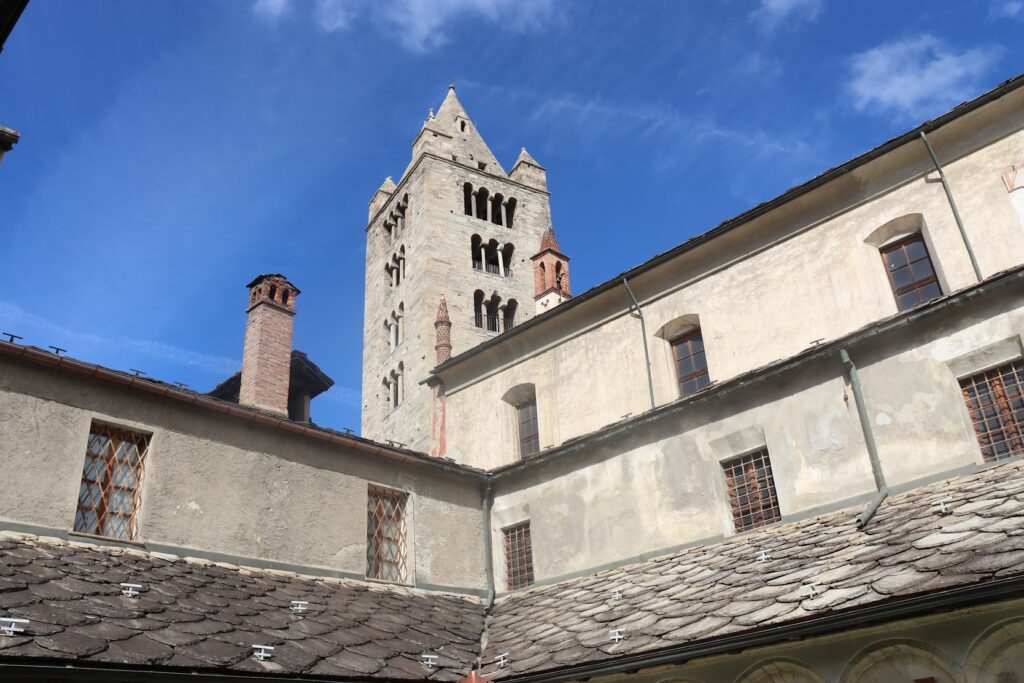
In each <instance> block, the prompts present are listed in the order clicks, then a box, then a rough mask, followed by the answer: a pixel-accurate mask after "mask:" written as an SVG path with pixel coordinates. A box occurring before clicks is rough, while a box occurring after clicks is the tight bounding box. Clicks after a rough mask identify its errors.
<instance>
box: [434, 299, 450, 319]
mask: <svg viewBox="0 0 1024 683" xmlns="http://www.w3.org/2000/svg"><path fill="white" fill-rule="evenodd" d="M450 320H451V319H450V318H449V317H448V302H447V301H445V300H444V294H442V295H441V303H440V304H439V305H438V307H437V320H436V322H439V323H440V322H449V321H450Z"/></svg>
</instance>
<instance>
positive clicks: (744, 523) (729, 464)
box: [722, 449, 782, 531]
mask: <svg viewBox="0 0 1024 683" xmlns="http://www.w3.org/2000/svg"><path fill="white" fill-rule="evenodd" d="M722 469H723V470H725V488H726V491H727V492H728V494H729V503H730V505H731V506H732V518H733V522H734V523H735V525H736V531H747V530H748V529H755V528H757V527H760V526H766V525H768V524H771V523H773V522H777V521H779V519H781V518H782V515H781V514H779V501H778V499H777V498H776V496H775V480H774V479H773V478H772V464H771V462H770V461H769V460H768V449H761V450H760V451H757V452H755V453H748V454H747V455H744V456H740V457H739V458H733V459H732V460H727V461H725V462H723V463H722Z"/></svg>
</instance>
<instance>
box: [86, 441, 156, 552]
mask: <svg viewBox="0 0 1024 683" xmlns="http://www.w3.org/2000/svg"><path fill="white" fill-rule="evenodd" d="M148 448H149V437H148V436H146V435H144V434H137V433H135V432H131V431H128V430H125V429H117V428H115V427H108V426H105V425H99V424H94V425H93V426H92V429H91V430H90V432H89V443H88V444H87V446H86V451H85V463H84V465H83V467H82V484H81V486H80V487H79V489H78V509H77V510H76V511H75V531H79V532H83V533H87V534H97V535H99V536H107V537H110V538H123V539H129V540H131V539H134V538H136V536H137V535H138V510H139V504H140V496H141V494H142V472H143V465H144V463H145V459H146V451H147V450H148Z"/></svg>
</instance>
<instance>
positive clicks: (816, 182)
mask: <svg viewBox="0 0 1024 683" xmlns="http://www.w3.org/2000/svg"><path fill="white" fill-rule="evenodd" d="M1021 86H1024V74H1021V75H1018V76H1014V77H1013V78H1010V79H1008V80H1006V81H1004V82H1002V83H1000V84H999V85H997V86H996V87H995V88H993V89H992V90H989V91H988V92H986V93H984V94H982V95H980V96H978V97H976V98H974V99H973V100H970V101H968V102H964V103H962V104H959V105H957V106H956V107H954V108H953V109H951V110H950V111H948V112H946V113H945V114H943V115H941V116H939V117H936V118H934V119H931V120H929V121H925V122H924V123H922V124H921V125H920V126H918V127H917V128H914V129H913V130H911V131H908V132H906V133H904V134H903V135H900V136H898V137H895V138H892V139H890V140H888V141H886V142H883V143H882V144H881V145H879V146H877V147H875V148H874V149H871V150H869V151H867V152H865V153H864V154H861V155H860V156H857V157H854V158H853V159H850V160H849V161H846V162H844V163H843V164H841V165H839V166H834V167H832V168H830V169H828V170H827V171H824V172H823V173H821V174H819V175H817V176H815V177H814V178H812V179H811V180H809V181H807V182H805V183H803V184H802V185H797V186H796V187H792V188H790V189H789V190H786V191H785V192H783V193H782V194H781V195H779V196H777V197H775V198H774V199H770V200H768V201H766V202H763V203H761V204H758V205H757V206H755V207H753V208H751V209H748V210H747V211H745V212H743V213H741V214H739V215H737V216H734V217H733V218H729V219H727V220H725V221H723V222H722V223H719V224H718V225H717V226H715V227H714V228H712V229H711V230H708V231H707V232H704V233H702V234H700V235H697V236H696V237H692V238H690V239H689V240H687V241H685V242H683V243H682V244H679V245H678V246H675V247H673V248H672V249H669V250H668V251H666V252H663V253H661V254H658V255H656V256H654V257H653V258H651V259H649V260H647V261H644V262H643V263H641V264H640V265H637V266H634V267H633V268H631V269H629V270H627V271H624V272H622V273H620V274H619V275H616V276H615V277H614V278H612V279H610V280H607V281H605V282H603V283H601V284H598V285H595V286H594V287H592V288H590V289H588V290H587V291H585V292H583V293H582V294H577V295H576V296H575V297H573V298H572V299H569V300H568V301H565V302H563V303H562V304H560V305H558V306H556V307H554V308H552V309H551V310H549V311H547V312H545V313H542V314H540V315H538V316H534V317H532V318H529V319H527V320H525V321H524V322H522V323H520V324H518V325H516V326H515V327H513V328H512V329H511V330H508V331H507V332H503V333H502V334H500V335H498V336H497V337H494V338H493V339H489V340H487V341H485V342H482V343H480V344H477V345H476V346H474V347H473V348H471V349H467V350H466V351H463V352H462V353H460V354H459V355H457V356H454V357H452V358H451V359H450V360H447V361H445V362H444V363H442V364H440V365H438V366H437V367H435V368H434V369H433V370H432V371H431V374H435V375H436V374H438V373H440V372H443V371H445V370H448V369H450V368H452V367H455V366H456V365H459V364H460V363H462V362H463V361H464V360H466V359H468V358H471V357H473V356H476V355H478V354H480V353H483V352H485V351H487V350H488V349H490V348H491V347H493V346H496V345H498V344H500V343H502V342H504V341H506V340H507V339H509V338H510V337H513V336H516V335H519V334H522V333H524V332H525V331H527V330H529V329H531V328H533V327H535V326H537V325H539V324H542V323H543V322H544V321H546V320H550V319H551V317H552V316H554V315H561V314H565V313H566V312H567V311H568V310H570V309H572V308H574V307H576V306H579V305H581V304H583V303H585V302H587V301H590V300H591V299H593V298H595V297H597V296H599V295H600V294H602V293H604V292H607V291H609V290H611V289H614V288H615V287H617V286H618V284H619V282H621V281H622V278H624V277H625V278H629V279H635V278H636V276H638V275H640V274H642V273H645V272H647V271H649V270H652V269H654V268H656V267H657V266H660V265H661V264H663V263H665V262H666V261H670V260H672V259H674V258H675V257H677V256H679V255H681V254H685V253H687V252H689V251H692V250H693V249H696V248H697V247H699V246H701V245H703V244H704V243H706V242H709V241H711V240H712V239H714V238H716V237H719V236H720V235H723V234H725V233H726V232H729V231H730V230H732V229H734V228H737V227H739V226H740V225H743V224H744V223H747V222H749V221H751V220H753V219H754V218H757V217H759V216H761V215H763V214H766V213H768V212H769V211H772V210H774V209H776V208H778V207H779V206H782V205H783V204H786V203H788V202H790V201H792V200H794V199H796V198H798V197H800V196H802V195H804V194H807V193H808V192H811V191H812V190H815V189H817V188H818V187H821V186H822V185H825V184H826V183H829V182H831V181H832V180H835V179H836V178H838V177H840V176H842V175H844V174H846V173H849V172H850V171H853V170H855V169H857V168H859V167H861V166H863V165H865V164H867V163H869V162H871V161H874V160H875V159H877V158H879V157H881V156H883V155H884V154H887V153H888V152H891V151H892V150H894V149H897V148H899V147H902V146H904V145H906V144H909V143H911V142H913V141H915V140H917V139H919V138H920V134H921V133H922V132H929V133H930V132H934V131H936V130H938V129H939V128H941V127H942V126H944V125H946V124H947V123H950V122H951V121H955V120H956V119H958V118H960V117H961V116H963V115H965V114H969V113H970V112H973V111H975V110H976V109H979V108H981V107H983V106H984V105H986V104H988V103H990V102H992V101H994V100H997V99H999V98H1001V97H1003V96H1005V95H1007V94H1009V93H1011V92H1013V91H1014V90H1016V89H1017V88H1019V87H1021Z"/></svg>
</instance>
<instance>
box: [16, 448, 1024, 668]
mask: <svg viewBox="0 0 1024 683" xmlns="http://www.w3.org/2000/svg"><path fill="white" fill-rule="evenodd" d="M940 503H941V505H940ZM861 510H862V506H858V507H854V508H849V509H846V510H843V511H839V512H834V513H828V514H825V515H821V516H818V517H814V518H811V519H806V520H799V521H795V522H790V523H784V524H778V525H775V526H771V527H766V528H764V529H761V530H758V531H755V532H751V533H748V534H744V535H740V536H736V537H733V538H730V539H727V540H725V541H721V542H717V543H714V544H710V545H706V546H699V547H694V548H690V549H686V550H682V551H680V552H676V553H673V554H669V555H665V556H663V557H659V558H656V559H653V560H649V561H646V562H641V563H636V564H630V565H625V566H622V567H618V568H615V569H611V570H608V571H604V572H601V573H598V574H596V575H593V576H588V577H584V578H579V579H572V580H568V581H564V582H561V583H558V584H554V585H549V586H537V587H534V588H532V589H529V590H525V591H520V592H517V593H513V594H510V595H508V596H505V597H503V598H500V599H499V600H498V601H497V602H496V603H495V605H494V607H493V608H492V610H491V611H490V615H489V616H488V617H487V620H486V631H485V614H484V611H485V610H484V607H483V605H482V604H481V602H480V601H479V600H477V599H475V598H470V597H465V596H457V595H452V594H444V593H432V592H426V591H420V590H415V589H411V588H404V587H396V586H387V585H380V584H370V583H363V582H359V581H351V580H342V579H325V578H313V577H303V576H299V575H296V574H292V573H289V572H278V571H273V570H258V569H245V568H239V567H233V566H231V565H223V564H215V563H211V562H207V561H205V560H192V559H189V560H185V559H180V558H175V557H173V556H165V555H161V554H158V553H146V552H142V551H137V550H125V549H118V548H107V547H97V546H94V545H90V544H85V543H67V542H65V541H60V540H58V539H45V538H35V537H31V536H26V535H24V534H13V533H10V532H0V617H4V616H17V617H25V618H28V619H30V620H31V622H30V624H29V625H28V627H27V629H26V632H25V634H23V635H19V636H15V637H7V636H2V635H0V664H3V663H19V662H21V663H28V662H35V661H41V660H45V661H64V662H66V661H68V660H72V661H76V662H80V663H82V664H83V665H88V664H97V665H99V664H102V665H120V666H126V667H139V668H151V667H157V668H162V669H169V670H181V671H185V670H188V671H212V670H220V671H223V670H225V669H227V670H231V671H236V672H251V673H267V674H274V673H278V674H290V675H300V676H310V677H316V676H323V677H329V678H331V677H333V678H344V679H354V678H387V679H411V680H424V679H429V680H436V681H451V680H458V679H460V678H462V677H463V676H465V675H466V674H467V673H468V672H469V671H470V670H471V669H472V668H473V666H474V664H475V662H476V655H477V652H478V646H479V643H480V640H481V636H483V638H484V639H485V642H486V647H485V650H484V652H483V661H484V664H485V665H484V668H483V674H484V675H485V676H487V677H488V678H495V679H503V678H513V677H515V676H516V675H521V674H532V673H537V672H542V671H555V670H562V669H567V668H571V667H573V666H576V665H582V664H590V663H594V662H599V661H602V660H611V659H614V658H616V657H620V656H627V655H635V654H639V653H652V652H655V651H659V650H665V649H668V648H672V647H675V646H680V645H687V644H699V643H702V642H713V641H715V640H716V639H720V638H722V637H726V636H736V635H739V634H744V633H751V632H755V631H758V630H761V629H765V628H766V627H770V626H779V625H784V624H791V623H795V622H799V621H801V620H804V621H806V620H810V619H814V618H815V617H822V616H827V615H835V614H840V613H854V614H855V613H857V609H858V608H863V607H868V606H875V605H878V604H881V603H885V602H893V601H898V600H902V599H904V598H911V597H915V596H922V595H930V594H934V593H936V592H940V591H944V590H946V589H952V588H957V587H961V586H967V585H977V584H983V583H985V582H990V581H993V580H996V579H1001V578H1007V577H1015V576H1024V462H1020V461H1017V462H1010V463H1006V464H1002V465H997V466H992V467H988V468H985V469H983V470H981V471H979V472H976V473H974V474H969V475H964V476H961V477H957V478H953V479H948V480H945V481H941V482H937V483H934V484H930V485H928V486H924V487H920V488H917V489H914V490H911V491H908V492H905V493H901V494H898V495H894V496H891V497H890V498H888V499H887V500H886V501H885V502H884V503H883V504H882V505H881V507H880V508H879V510H878V513H877V514H876V515H875V517H874V519H873V520H872V521H871V523H870V524H869V525H868V527H867V528H866V529H865V530H858V529H857V528H856V523H855V521H854V516H855V515H856V514H857V513H858V512H860V511H861ZM762 551H764V552H765V553H767V556H766V559H764V560H763V561H762V560H759V559H758V558H759V555H760V554H761V553H762ZM122 582H131V583H138V584H142V586H143V592H142V594H141V595H140V596H139V597H135V598H129V597H124V596H122V595H121V589H120V586H119V584H120V583H122ZM809 583H814V584H815V588H814V590H813V594H812V591H811V590H810V589H808V588H806V586H807V584H809ZM292 600H307V601H309V603H310V605H309V611H308V612H307V613H306V614H302V615H298V614H294V613H292V612H291V611H290V609H289V607H290V603H291V601H292ZM613 629H622V632H623V636H624V639H623V640H622V641H621V642H618V643H616V642H613V640H612V639H611V637H610V631H611V630H613ZM256 644H260V645H271V646H274V647H275V648H276V649H275V651H274V653H273V658H272V659H271V660H269V661H267V662H260V661H257V660H256V659H255V658H253V657H252V646H253V645H256ZM424 653H431V654H436V655H438V661H437V664H438V666H437V668H434V669H426V668H424V666H423V664H422V659H421V656H422V655H423V654H424ZM500 653H508V664H507V666H505V667H504V668H498V667H497V666H496V664H495V659H496V658H497V656H498V654H500ZM0 670H2V669H0Z"/></svg>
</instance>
